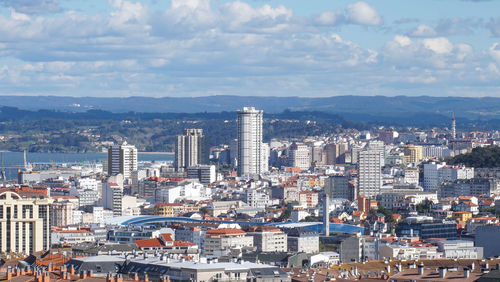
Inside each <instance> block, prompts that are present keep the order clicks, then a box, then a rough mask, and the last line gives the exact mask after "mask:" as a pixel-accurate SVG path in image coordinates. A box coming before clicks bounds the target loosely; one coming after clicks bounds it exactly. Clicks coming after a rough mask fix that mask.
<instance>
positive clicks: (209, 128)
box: [0, 107, 368, 152]
mask: <svg viewBox="0 0 500 282" xmlns="http://www.w3.org/2000/svg"><path fill="white" fill-rule="evenodd" d="M236 117H237V115H236V113H235V112H221V113H197V114H176V113H156V114H153V113H132V112H130V113H111V112H106V111H100V110H90V111H87V112H84V113H81V112H80V113H67V112H57V111H46V110H40V111H25V110H19V109H16V108H8V107H3V108H0V135H3V136H4V139H3V141H1V142H0V149H2V150H11V151H19V150H24V149H26V150H29V151H30V152H86V151H99V150H101V149H102V146H100V145H99V144H102V142H107V141H111V142H114V143H119V142H121V141H122V140H121V138H125V140H127V142H129V143H131V144H134V145H136V146H137V148H138V149H139V150H141V151H172V150H173V143H174V141H175V137H176V135H178V134H181V133H182V130H183V129H184V128H201V129H203V130H204V132H205V134H206V135H207V137H208V139H209V142H210V145H211V146H215V145H219V144H230V142H231V140H232V139H234V138H236V127H237V124H236ZM263 127H264V128H263V129H264V141H266V142H267V141H269V140H270V139H271V138H301V137H305V136H311V135H323V134H332V133H336V132H339V131H340V130H342V128H357V129H360V130H362V129H367V128H368V125H366V124H363V123H358V122H350V121H346V120H343V119H342V118H341V117H339V116H337V115H334V114H328V113H322V112H306V111H284V112H282V113H279V114H265V117H264V126H263Z"/></svg>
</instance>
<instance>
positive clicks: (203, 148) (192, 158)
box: [174, 129, 210, 171]
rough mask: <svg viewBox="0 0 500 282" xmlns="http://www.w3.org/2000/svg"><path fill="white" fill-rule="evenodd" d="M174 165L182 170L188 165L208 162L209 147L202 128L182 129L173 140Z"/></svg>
mask: <svg viewBox="0 0 500 282" xmlns="http://www.w3.org/2000/svg"><path fill="white" fill-rule="evenodd" d="M174 150H175V160H174V167H175V168H176V170H177V171H184V170H185V169H187V168H188V167H190V166H195V165H200V164H208V159H209V153H210V152H209V149H208V140H207V137H206V136H204V135H203V129H184V131H183V134H182V135H178V136H177V141H176V142H175V149H174Z"/></svg>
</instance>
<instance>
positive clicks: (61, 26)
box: [0, 0, 500, 96]
mask: <svg viewBox="0 0 500 282" xmlns="http://www.w3.org/2000/svg"><path fill="white" fill-rule="evenodd" d="M109 5H110V6H109V9H110V11H109V12H107V13H96V14H86V13H82V12H78V11H63V12H60V13H59V14H57V15H56V16H54V15H40V14H38V15H35V14H32V13H24V12H21V11H20V10H17V9H15V8H11V10H10V11H11V12H10V14H8V15H5V14H0V34H2V42H1V43H0V56H2V57H3V58H4V60H1V61H0V90H1V91H2V93H4V94H51V95H89V96H128V95H147V96H165V95H176V96H185V95H188V96H199V95H210V94H235V95H278V96H279V95H282V96H285V95H303V96H307V95H314V96H325V95H339V94H346V95H347V94H360V95H361V94H364V95H374V94H385V95H391V94H422V93H417V91H421V89H428V90H429V91H430V93H429V94H432V93H437V92H439V93H440V90H439V89H444V88H445V87H446V86H447V85H458V86H463V87H462V88H461V89H465V86H471V85H478V84H479V85H483V84H486V83H490V84H491V83H495V82H497V81H498V69H499V68H500V61H499V60H500V51H498V50H499V48H500V47H498V45H492V46H491V47H490V48H486V50H474V49H473V48H472V46H470V45H468V44H466V43H463V42H458V41H457V39H456V38H452V39H450V38H448V37H447V36H445V35H442V34H440V33H439V32H440V31H438V30H436V26H434V27H431V26H429V25H423V24H422V25H420V26H417V27H415V29H414V30H412V31H411V32H407V30H406V31H402V32H400V33H399V34H396V35H394V36H393V37H392V38H391V39H389V40H387V42H385V44H384V43H383V42H382V44H383V47H382V48H367V47H366V46H363V45H362V44H359V43H357V42H356V41H354V40H352V36H351V35H350V34H349V33H342V28H343V27H344V26H345V25H349V24H352V25H363V26H383V20H382V17H381V16H380V15H379V14H378V12H377V11H376V10H375V9H374V8H372V7H370V6H369V5H368V4H366V3H365V2H357V3H354V4H351V5H349V6H347V7H346V8H345V9H338V10H331V11H323V12H322V13H319V14H316V15H312V16H302V15H297V14H295V13H294V11H293V10H292V9H290V8H289V7H287V6H286V5H272V4H271V2H262V3H261V2H259V3H253V4H252V5H249V4H248V3H246V2H243V1H209V0H173V1H171V2H170V6H168V7H167V8H165V9H163V10H154V9H153V8H152V7H151V6H148V5H147V4H145V2H139V1H126V0H114V1H110V2H109ZM384 27H385V26H384ZM352 28H353V29H359V27H356V26H352ZM362 29H365V28H362ZM372 29H373V31H375V32H377V31H379V30H380V29H381V28H372ZM372 29H370V30H372ZM433 30H434V32H435V33H433V32H432V31H433ZM458 86H457V87H458ZM419 87H422V88H420V89H419ZM433 87H434V88H433ZM400 89H405V90H404V91H409V92H405V93H400V91H401V90H400ZM408 89H410V90H408ZM412 89H414V90H412ZM436 89H438V90H436ZM411 91H415V92H411ZM433 91H434V92H433ZM464 91H465V90H464ZM467 91H468V92H463V93H469V92H470V90H467ZM457 93H458V92H457ZM459 94H460V93H459ZM457 95H458V94H457Z"/></svg>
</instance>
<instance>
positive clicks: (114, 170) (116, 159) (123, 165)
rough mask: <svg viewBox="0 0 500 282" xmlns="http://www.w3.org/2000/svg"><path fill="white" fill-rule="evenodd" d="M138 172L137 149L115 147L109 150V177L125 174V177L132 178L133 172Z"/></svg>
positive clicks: (125, 146) (129, 146) (124, 146)
mask: <svg viewBox="0 0 500 282" xmlns="http://www.w3.org/2000/svg"><path fill="white" fill-rule="evenodd" d="M135 170H137V148H136V147H135V146H134V145H128V144H127V141H125V142H123V144H122V145H113V146H110V147H109V149H108V175H117V174H119V173H121V174H123V177H125V178H129V177H131V176H132V171H135Z"/></svg>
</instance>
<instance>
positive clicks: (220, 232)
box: [206, 228, 246, 235]
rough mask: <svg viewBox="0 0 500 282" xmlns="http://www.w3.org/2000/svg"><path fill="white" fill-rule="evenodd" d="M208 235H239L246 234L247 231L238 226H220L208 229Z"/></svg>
mask: <svg viewBox="0 0 500 282" xmlns="http://www.w3.org/2000/svg"><path fill="white" fill-rule="evenodd" d="M206 234H207V235H239V234H246V232H245V231H243V230H241V229H236V228H218V229H210V230H207V233H206Z"/></svg>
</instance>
